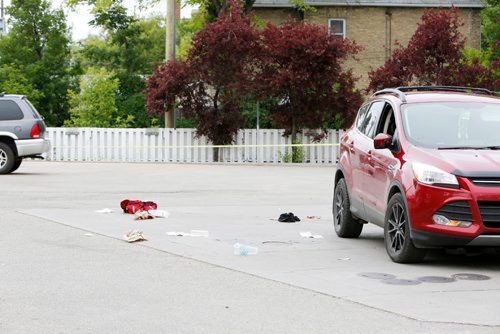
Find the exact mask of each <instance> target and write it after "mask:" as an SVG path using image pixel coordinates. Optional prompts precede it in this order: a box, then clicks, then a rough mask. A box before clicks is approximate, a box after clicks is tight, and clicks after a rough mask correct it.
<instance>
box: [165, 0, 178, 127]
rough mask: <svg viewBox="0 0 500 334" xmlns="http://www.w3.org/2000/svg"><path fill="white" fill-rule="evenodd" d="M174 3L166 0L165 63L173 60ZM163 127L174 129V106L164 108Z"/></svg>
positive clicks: (172, 0)
mask: <svg viewBox="0 0 500 334" xmlns="http://www.w3.org/2000/svg"><path fill="white" fill-rule="evenodd" d="M175 2H176V0H167V17H166V22H165V33H166V36H165V62H168V61H169V60H172V59H175ZM165 107H166V110H165V127H166V128H173V127H174V110H175V109H174V105H170V106H165Z"/></svg>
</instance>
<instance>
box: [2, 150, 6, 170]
mask: <svg viewBox="0 0 500 334" xmlns="http://www.w3.org/2000/svg"><path fill="white" fill-rule="evenodd" d="M6 163H7V153H6V152H5V151H4V150H0V168H2V167H3V166H5V164H6Z"/></svg>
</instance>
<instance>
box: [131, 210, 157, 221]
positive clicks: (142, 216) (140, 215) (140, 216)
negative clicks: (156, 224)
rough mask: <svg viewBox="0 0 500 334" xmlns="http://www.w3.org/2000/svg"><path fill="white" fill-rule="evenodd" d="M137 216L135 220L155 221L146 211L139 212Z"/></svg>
mask: <svg viewBox="0 0 500 334" xmlns="http://www.w3.org/2000/svg"><path fill="white" fill-rule="evenodd" d="M134 215H135V218H134V219H135V220H145V219H153V218H154V217H153V216H151V215H150V214H149V212H147V211H146V210H139V211H137V212H136V213H134Z"/></svg>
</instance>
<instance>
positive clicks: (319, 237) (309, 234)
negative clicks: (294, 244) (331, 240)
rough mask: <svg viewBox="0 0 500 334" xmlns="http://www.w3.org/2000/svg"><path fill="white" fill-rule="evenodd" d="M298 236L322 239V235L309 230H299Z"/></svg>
mask: <svg viewBox="0 0 500 334" xmlns="http://www.w3.org/2000/svg"><path fill="white" fill-rule="evenodd" d="M300 236H301V237H303V238H313V239H323V236H322V235H319V234H312V233H311V232H300Z"/></svg>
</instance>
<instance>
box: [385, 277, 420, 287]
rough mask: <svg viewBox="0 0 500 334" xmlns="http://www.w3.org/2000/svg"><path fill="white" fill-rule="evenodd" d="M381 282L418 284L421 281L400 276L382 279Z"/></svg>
mask: <svg viewBox="0 0 500 334" xmlns="http://www.w3.org/2000/svg"><path fill="white" fill-rule="evenodd" d="M381 282H382V283H385V284H391V285H418V284H420V283H422V282H419V281H414V280H411V279H402V278H390V279H384V280H382V281H381Z"/></svg>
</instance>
